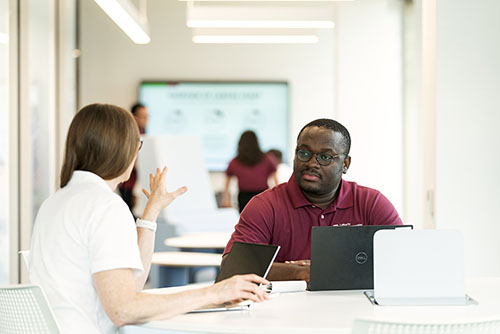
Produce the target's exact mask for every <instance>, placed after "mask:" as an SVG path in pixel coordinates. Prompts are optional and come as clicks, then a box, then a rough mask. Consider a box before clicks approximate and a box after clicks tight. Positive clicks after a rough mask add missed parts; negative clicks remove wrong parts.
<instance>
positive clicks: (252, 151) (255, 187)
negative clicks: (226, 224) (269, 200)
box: [222, 131, 278, 212]
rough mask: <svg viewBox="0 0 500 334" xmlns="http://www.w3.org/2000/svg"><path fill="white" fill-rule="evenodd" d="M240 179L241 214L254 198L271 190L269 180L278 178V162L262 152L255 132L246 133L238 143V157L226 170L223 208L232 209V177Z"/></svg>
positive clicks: (275, 181)
mask: <svg viewBox="0 0 500 334" xmlns="http://www.w3.org/2000/svg"><path fill="white" fill-rule="evenodd" d="M232 176H236V178H237V179H238V188H239V193H238V204H239V209H240V212H241V211H243V208H244V207H245V205H247V203H248V202H249V201H250V199H252V197H253V196H255V195H257V194H259V193H261V192H262V191H264V190H266V189H267V188H269V186H268V184H267V180H268V178H269V177H272V179H273V181H274V184H278V179H277V177H276V162H275V161H274V160H273V159H272V158H271V157H269V156H268V155H267V154H265V153H264V152H262V151H261V149H260V146H259V141H258V139H257V135H256V134H255V132H253V131H245V132H243V133H242V134H241V137H240V141H239V142H238V155H237V156H236V158H234V159H233V160H231V162H230V163H229V165H228V167H227V169H226V184H225V186H224V192H223V194H222V206H223V207H230V206H231V201H230V197H229V183H230V182H231V177H232Z"/></svg>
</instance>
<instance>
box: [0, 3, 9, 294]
mask: <svg viewBox="0 0 500 334" xmlns="http://www.w3.org/2000/svg"><path fill="white" fill-rule="evenodd" d="M8 83H9V1H8V0H0V284H7V283H9V255H10V252H9V248H10V242H9V219H8V217H9V196H8V195H9V149H8V148H9V127H8V124H9V85H8Z"/></svg>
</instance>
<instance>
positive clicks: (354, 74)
mask: <svg viewBox="0 0 500 334" xmlns="http://www.w3.org/2000/svg"><path fill="white" fill-rule="evenodd" d="M81 6H82V10H81V34H80V35H81V50H82V56H81V67H80V77H81V80H80V94H81V105H85V104H88V103H93V102H109V103H114V104H118V105H121V106H123V107H129V106H130V105H131V103H132V102H134V101H135V100H136V98H137V88H138V84H139V82H140V81H141V80H144V79H158V80H164V79H193V80H195V79H201V80H225V79H227V80H231V79H234V80H286V81H288V82H289V84H290V93H291V95H290V108H291V109H290V112H291V117H290V119H291V124H290V139H289V142H290V143H291V144H290V145H291V146H292V147H291V148H290V152H293V150H294V148H295V141H296V136H297V133H298V131H299V130H300V129H301V128H302V126H304V125H305V124H306V123H308V122H309V121H311V120H313V119H315V118H320V117H326V118H337V119H339V120H340V121H341V122H344V123H345V125H346V127H347V128H348V129H349V130H350V131H351V133H352V137H353V147H352V154H353V163H352V167H351V170H350V171H349V173H348V174H347V179H350V180H355V181H357V182H358V183H360V184H363V185H366V186H370V187H374V188H377V189H379V190H381V191H382V192H383V193H384V194H385V195H386V196H387V197H388V198H390V200H391V201H392V202H393V203H394V204H395V206H396V208H397V209H398V211H399V212H400V213H401V214H402V215H404V212H403V209H402V206H403V205H402V202H403V201H402V191H403V186H402V164H403V162H402V146H401V145H402V121H401V118H402V113H403V111H402V65H401V64H402V58H401V57H402V50H401V45H402V31H401V22H402V5H401V1H399V0H370V1H355V2H338V3H336V16H337V17H336V27H335V29H334V30H322V31H320V32H319V38H320V40H319V43H317V44H312V45H300V44H299V45H287V44H281V45H261V44H254V45H241V44H232V45H224V44H212V45H209V44H194V43H192V42H191V32H190V30H189V29H188V28H187V27H186V25H185V17H186V16H185V3H184V2H182V1H163V0H149V1H148V17H149V23H150V31H151V38H152V42H151V43H150V44H148V45H134V44H133V43H132V42H131V41H130V40H129V39H128V37H126V36H125V34H124V33H122V32H121V30H119V28H118V27H117V26H116V25H114V23H113V22H112V21H110V19H109V18H108V17H107V16H106V15H105V13H104V12H103V11H102V10H101V9H100V8H99V7H98V6H97V5H96V4H95V3H94V2H92V1H82V2H81ZM289 158H290V159H291V158H292V157H289ZM380 160H383V161H384V164H374V161H380ZM212 183H213V184H214V188H215V189H220V188H222V186H223V176H222V175H221V174H213V175H212Z"/></svg>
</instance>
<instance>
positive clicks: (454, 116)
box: [436, 0, 500, 276]
mask: <svg viewBox="0 0 500 334" xmlns="http://www.w3.org/2000/svg"><path fill="white" fill-rule="evenodd" d="M436 12H437V43H436V48H437V50H436V55H437V59H436V68H437V70H436V128H437V130H436V226H437V228H454V229H459V230H461V231H462V233H463V234H464V237H465V245H466V251H465V256H466V262H465V263H466V270H467V273H468V274H469V275H495V276H498V275H500V243H499V242H498V239H499V236H500V216H499V214H498V205H499V203H500V176H499V171H500V157H499V153H498V147H499V146H500V132H499V131H498V127H499V125H500V94H499V92H500V34H499V33H498V32H499V31H500V20H499V15H498V14H499V13H500V3H499V2H498V1H496V0H481V1H473V0H468V1H459V2H457V1H453V0H439V1H437V11H436Z"/></svg>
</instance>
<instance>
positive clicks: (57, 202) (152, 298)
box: [30, 104, 267, 333]
mask: <svg viewBox="0 0 500 334" xmlns="http://www.w3.org/2000/svg"><path fill="white" fill-rule="evenodd" d="M141 146H142V142H141V140H140V136H139V131H138V128H137V124H136V123H135V121H134V118H133V117H132V115H131V114H130V113H129V112H127V111H126V110H124V109H122V108H119V107H116V106H112V105H105V104H92V105H88V106H86V107H84V108H83V109H81V110H80V111H79V112H78V113H77V114H76V116H75V117H74V119H73V121H72V123H71V126H70V128H69V132H68V136H67V141H66V150H65V157H64V163H63V166H62V170H61V189H59V190H58V191H57V192H56V193H55V194H54V195H52V196H51V197H50V198H48V199H47V200H46V201H45V202H44V203H43V204H42V206H41V207H40V210H39V212H38V215H37V218H36V221H35V225H34V229H33V235H32V243H31V258H30V279H31V282H32V283H34V284H39V285H41V287H42V288H43V290H44V291H45V293H46V295H47V297H48V300H49V303H50V304H51V306H52V308H53V310H54V313H55V315H56V319H57V320H58V322H59V325H60V327H61V329H62V332H63V333H114V332H116V331H117V327H120V326H123V325H125V324H130V323H138V322H144V321H148V320H152V319H163V318H168V317H172V316H174V315H178V314H181V313H184V312H188V311H191V310H194V309H196V308H199V307H202V306H204V305H208V304H214V303H215V304H218V303H224V302H227V301H235V300H242V299H250V300H253V301H262V300H264V299H267V297H266V295H265V294H264V293H263V292H262V290H261V289H260V288H258V286H257V285H256V284H254V283H263V284H266V282H267V281H266V280H264V279H262V278H260V277H258V276H256V275H244V276H235V277H232V278H230V279H228V280H226V281H223V282H221V283H220V284H219V283H218V284H215V285H213V286H210V287H207V288H203V289H198V290H191V291H186V292H182V293H178V294H172V295H154V294H146V293H142V292H140V291H141V289H142V288H143V286H144V282H145V281H146V278H147V276H148V273H149V269H150V266H151V257H152V254H153V246H154V237H155V230H156V223H155V221H156V218H157V217H158V214H159V213H160V211H161V210H162V209H163V208H164V207H166V206H167V205H169V204H170V203H171V202H172V201H173V200H174V199H175V198H176V197H177V196H179V195H181V194H183V193H184V192H185V191H186V190H187V189H186V188H185V187H182V188H179V189H177V190H176V191H174V192H171V193H169V192H167V191H166V188H165V176H166V168H163V170H162V171H160V170H159V169H157V170H156V173H155V175H152V174H150V180H149V181H150V191H147V190H145V189H143V192H144V194H145V195H146V197H147V199H148V202H147V204H146V208H145V209H144V214H143V216H142V219H138V220H137V223H136V224H135V223H134V220H133V217H132V215H131V213H130V211H129V209H128V207H127V205H126V204H125V203H124V202H123V200H122V199H121V198H120V197H119V196H118V195H117V194H115V193H114V190H115V189H116V187H117V185H118V184H120V183H121V182H123V181H126V180H127V179H128V178H129V176H130V173H131V171H132V168H133V166H134V163H135V160H136V158H137V153H138V151H139V149H140V148H141Z"/></svg>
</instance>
